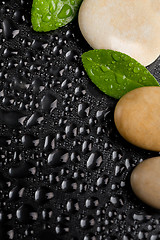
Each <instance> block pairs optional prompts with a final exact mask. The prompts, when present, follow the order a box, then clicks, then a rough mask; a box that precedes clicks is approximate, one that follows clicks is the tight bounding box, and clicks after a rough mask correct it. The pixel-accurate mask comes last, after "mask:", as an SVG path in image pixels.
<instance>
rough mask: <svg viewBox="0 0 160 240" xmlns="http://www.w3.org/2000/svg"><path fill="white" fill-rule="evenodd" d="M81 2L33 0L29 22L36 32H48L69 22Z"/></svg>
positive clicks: (76, 0)
mask: <svg viewBox="0 0 160 240" xmlns="http://www.w3.org/2000/svg"><path fill="white" fill-rule="evenodd" d="M81 2H82V0H33V4H32V10H31V22H32V26H33V29H34V30H35V31H37V32H48V31H51V30H55V29H57V28H59V27H62V26H64V25H66V24H67V23H69V22H71V21H72V20H73V18H74V17H75V16H76V14H77V12H78V9H79V6H80V4H81Z"/></svg>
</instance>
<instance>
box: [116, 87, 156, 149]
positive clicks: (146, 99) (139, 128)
mask: <svg viewBox="0 0 160 240" xmlns="http://www.w3.org/2000/svg"><path fill="white" fill-rule="evenodd" d="M114 121H115V125H116V127H117V129H118V131H119V133H120V134H121V135H122V137H124V138H125V139H126V140H127V141H128V142H130V143H132V144H133V145H136V146H138V147H140V148H144V149H147V150H152V151H160V87H141V88H137V89H134V90H133V91H130V92H128V93H127V94H126V95H124V96H123V97H122V98H121V99H120V100H119V101H118V103H117V105H116V108H115V112H114Z"/></svg>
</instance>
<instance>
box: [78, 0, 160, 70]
mask: <svg viewBox="0 0 160 240" xmlns="http://www.w3.org/2000/svg"><path fill="white" fill-rule="evenodd" d="M78 19H79V27H80V30H81V32H82V35H83V36H84V38H85V39H86V41H87V42H88V43H89V44H90V46H91V47H92V48H94V49H111V50H115V51H120V52H123V53H126V54H127V55H129V56H131V57H132V58H134V59H136V60H137V61H138V62H140V63H141V64H142V65H145V66H147V65H149V64H150V63H152V62H153V61H155V60H156V58H157V57H158V56H159V54H160V44H159V39H160V24H159V23H160V0H154V1H153V0H134V1H133V0H123V1H120V0H84V1H83V2H82V5H81V7H80V11H79V17H78Z"/></svg>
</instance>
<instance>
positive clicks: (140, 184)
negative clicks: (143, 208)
mask: <svg viewBox="0 0 160 240" xmlns="http://www.w3.org/2000/svg"><path fill="white" fill-rule="evenodd" d="M130 181H131V186H132V189H133V191H134V193H135V194H136V195H137V197H138V198H140V199H141V200H142V201H143V202H145V203H146V204H148V205H150V206H152V207H154V208H158V209H160V157H153V158H149V159H147V160H144V161H143V162H142V163H140V164H139V165H138V166H137V167H135V169H134V170H133V172H132V174H131V178H130Z"/></svg>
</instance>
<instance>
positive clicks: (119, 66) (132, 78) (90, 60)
mask: <svg viewBox="0 0 160 240" xmlns="http://www.w3.org/2000/svg"><path fill="white" fill-rule="evenodd" d="M82 62H83V65H84V68H85V70H86V72H87V74H88V76H89V77H90V79H91V80H92V82H93V83H94V84H95V85H96V86H97V87H98V88H99V89H100V90H101V91H103V92H104V93H105V94H107V95H109V96H111V97H114V98H116V99H119V98H121V97H122V96H123V95H125V94H126V93H127V92H129V91H131V90H133V89H135V88H139V87H143V86H159V84H158V82H157V81H156V79H155V78H154V77H153V76H152V75H151V74H150V72H149V71H148V70H147V69H146V68H145V67H144V66H142V65H141V64H140V63H138V62H137V61H136V60H135V59H133V58H131V57H129V56H128V55H126V54H124V53H120V52H116V51H112V50H104V49H100V50H91V51H88V52H86V53H84V54H83V55H82Z"/></svg>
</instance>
